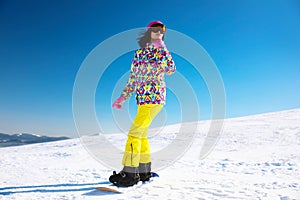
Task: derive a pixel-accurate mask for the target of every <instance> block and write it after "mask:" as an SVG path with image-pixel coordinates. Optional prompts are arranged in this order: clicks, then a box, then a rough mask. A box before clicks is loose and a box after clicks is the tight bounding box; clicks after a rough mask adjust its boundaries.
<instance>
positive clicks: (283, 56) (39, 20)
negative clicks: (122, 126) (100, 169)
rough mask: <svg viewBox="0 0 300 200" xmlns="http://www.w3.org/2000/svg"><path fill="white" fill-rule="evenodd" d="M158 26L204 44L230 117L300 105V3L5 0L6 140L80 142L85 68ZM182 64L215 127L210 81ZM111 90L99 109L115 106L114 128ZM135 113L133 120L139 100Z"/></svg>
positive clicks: (1, 102)
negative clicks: (78, 104)
mask: <svg viewBox="0 0 300 200" xmlns="http://www.w3.org/2000/svg"><path fill="white" fill-rule="evenodd" d="M183 2H184V3H183ZM155 19H159V20H161V21H163V22H164V23H165V24H166V25H167V28H170V29H173V30H176V31H179V32H182V33H184V34H186V35H188V36H189V37H191V38H193V39H194V40H196V41H197V42H198V43H199V44H201V45H202V46H203V48H205V50H206V51H207V52H208V54H209V55H210V56H211V58H212V59H213V60H214V62H215V64H216V65H217V67H218V69H219V71H220V74H221V76H222V78H223V81H224V85H225V89H226V97H227V99H226V100H227V104H226V117H239V116H245V115H251V114H257V113H264V112H271V111H280V110H286V109H293V108H299V107H300V93H299V88H300V79H299V74H300V57H299V52H300V38H299V35H300V3H299V1H297V0H285V1H284V0H276V1H273V0H270V1H266V0H265V1H253V0H251V1H250V0H249V1H246V0H244V1H239V0H228V1H221V0H216V1H209V0H206V1H162V2H157V3H156V4H155V3H153V2H151V3H149V2H147V1H128V2H125V1H121V0H120V1H107V2H103V1H66V0H62V1H47V0H43V1H37V0H36V1H31V0H28V1H8V0H7V1H5V0H2V1H0V27H1V31H0V44H1V46H0V69H1V73H0V91H1V96H0V132H4V133H20V132H29V133H36V134H45V135H67V136H70V137H76V129H75V125H74V122H73V115H72V91H73V85H74V81H75V78H76V74H77V72H78V70H79V68H80V66H81V64H82V62H83V60H84V59H85V58H86V57H87V55H88V54H89V53H90V52H91V51H92V50H93V49H94V48H95V47H96V46H97V45H98V44H99V43H101V42H102V41H104V40H106V39H107V38H109V37H111V36H113V35H115V34H118V33H120V32H122V31H126V30H129V29H133V28H138V27H145V26H146V25H147V24H148V23H149V22H150V21H152V20H155ZM166 37H167V35H166ZM133 42H135V41H133ZM167 45H168V44H167ZM170 51H171V52H172V49H170ZM112 53H113V51H112ZM131 59H132V55H131V54H130V53H129V54H126V55H124V56H122V57H120V59H117V60H116V61H115V62H114V63H112V67H111V68H109V69H108V70H107V72H106V73H105V75H106V77H104V80H103V81H105V79H106V80H110V81H118V79H119V78H120V76H121V75H122V74H124V73H125V72H126V71H127V70H128V69H129V67H130V62H131ZM174 59H175V62H176V64H177V68H178V71H179V72H181V73H183V74H184V75H185V78H187V79H188V80H189V81H190V82H191V83H192V84H193V87H194V89H195V91H199V92H197V97H198V98H199V99H200V100H199V102H200V104H201V105H200V107H201V110H202V113H201V117H200V118H201V119H208V118H209V107H210V105H209V94H208V93H207V91H205V84H204V83H203V81H201V77H200V78H199V79H197V78H195V77H193V71H192V68H191V66H189V63H188V62H186V61H185V60H184V59H182V58H180V57H179V56H177V55H174ZM167 80H168V79H167ZM100 88H101V86H100V85H99V90H100ZM108 88H109V87H108ZM107 92H108V97H107V98H104V99H102V98H100V97H99V95H101V94H98V93H97V94H96V108H97V109H100V108H101V107H105V108H107V109H105V112H101V113H99V112H98V111H96V112H98V113H97V115H98V116H102V117H101V119H102V118H103V116H104V117H105V118H106V119H108V120H106V123H108V124H109V123H110V119H112V118H111V116H112V114H111V112H112V111H111V109H110V101H111V99H110V98H111V94H109V90H108V91H107ZM111 92H112V91H111ZM172 96H173V97H172ZM168 98H169V99H168V103H167V107H166V112H167V113H168V116H170V117H169V118H168V120H167V123H169V124H172V123H177V122H180V118H179V117H178V115H179V114H178V112H177V111H176V106H177V103H176V99H175V98H174V95H173V94H171V93H170V95H169V96H168ZM130 108H131V115H132V116H134V110H135V105H134V99H133V98H132V99H131V100H130ZM172 116H173V117H172ZM174 116H175V117H174ZM109 126H110V128H108V129H113V128H115V125H114V121H113V120H111V124H110V125H109Z"/></svg>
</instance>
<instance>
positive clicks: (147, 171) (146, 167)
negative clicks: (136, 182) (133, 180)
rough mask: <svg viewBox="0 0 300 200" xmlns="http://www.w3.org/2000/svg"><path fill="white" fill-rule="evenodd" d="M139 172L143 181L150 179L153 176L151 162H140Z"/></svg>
mask: <svg viewBox="0 0 300 200" xmlns="http://www.w3.org/2000/svg"><path fill="white" fill-rule="evenodd" d="M139 174H140V180H141V181H149V180H150V178H151V176H152V175H151V162H149V163H140V165H139Z"/></svg>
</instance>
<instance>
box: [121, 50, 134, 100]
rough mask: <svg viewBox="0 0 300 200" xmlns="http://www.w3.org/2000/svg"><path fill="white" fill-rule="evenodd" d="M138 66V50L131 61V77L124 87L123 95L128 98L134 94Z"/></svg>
mask: <svg viewBox="0 0 300 200" xmlns="http://www.w3.org/2000/svg"><path fill="white" fill-rule="evenodd" d="M137 68H138V54H137V52H135V53H134V58H133V60H132V63H131V68H130V75H129V79H128V81H127V84H126V86H125V87H124V89H123V91H122V93H121V96H123V97H124V98H125V100H126V99H128V98H129V97H131V96H132V94H133V92H135V87H136V84H135V80H136V73H135V71H136V69H137Z"/></svg>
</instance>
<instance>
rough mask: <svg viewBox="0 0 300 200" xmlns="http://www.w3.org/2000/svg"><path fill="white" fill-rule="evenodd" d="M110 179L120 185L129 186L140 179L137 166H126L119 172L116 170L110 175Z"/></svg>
mask: <svg viewBox="0 0 300 200" xmlns="http://www.w3.org/2000/svg"><path fill="white" fill-rule="evenodd" d="M109 181H110V182H111V183H112V184H114V185H116V186H119V187H129V186H133V185H135V184H137V183H138V182H139V181H140V177H139V172H138V168H137V167H126V166H124V168H123V169H122V171H120V172H119V173H118V174H117V173H116V171H114V172H113V175H111V176H110V177H109Z"/></svg>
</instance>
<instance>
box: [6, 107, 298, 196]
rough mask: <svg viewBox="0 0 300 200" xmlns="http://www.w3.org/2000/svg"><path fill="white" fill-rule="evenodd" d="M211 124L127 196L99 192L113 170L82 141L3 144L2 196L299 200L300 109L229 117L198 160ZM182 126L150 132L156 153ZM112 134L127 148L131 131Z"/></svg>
mask: <svg viewBox="0 0 300 200" xmlns="http://www.w3.org/2000/svg"><path fill="white" fill-rule="evenodd" d="M209 123H210V121H201V122H199V126H198V129H197V135H196V137H195V140H194V142H193V144H192V145H191V147H190V149H189V150H188V151H187V152H186V153H185V154H184V156H183V157H182V158H180V159H179V160H177V161H176V162H175V163H174V164H173V165H171V166H169V167H167V168H164V169H162V170H160V171H157V173H158V174H159V175H160V177H159V178H156V179H155V180H154V181H153V182H151V183H149V184H146V185H142V184H141V183H139V184H138V185H135V186H133V187H130V188H120V189H119V190H120V191H121V192H122V194H113V195H109V194H107V193H106V195H104V194H103V193H100V192H99V191H96V190H95V188H96V187H100V186H107V185H108V184H109V183H108V177H109V176H110V175H111V173H112V169H110V168H108V167H105V166H104V165H102V164H101V163H99V162H97V161H96V160H95V159H93V156H92V155H90V154H89V153H88V152H87V150H86V149H85V148H84V146H83V145H82V143H81V140H80V139H70V140H64V141H58V142H49V143H40V144H33V145H25V146H18V147H6V148H0V155H1V159H0V169H1V170H0V199H1V200H2V199H18V200H19V199H26V200H27V199H209V200H211V199H222V200H223V199H239V200H240V199H249V200H250V199H251V200H252V199H270V200H276V199H278V200H291V199H300V185H299V184H300V181H299V180H300V173H299V170H300V168H299V164H300V153H299V152H300V109H295V110H287V111H281V112H275V113H266V114H261V115H255V116H247V117H241V118H233V119H226V120H225V121H224V128H223V131H222V134H221V138H220V140H219V141H218V144H217V146H216V147H215V148H214V150H213V151H212V152H211V154H209V155H208V156H207V157H206V158H205V159H202V160H200V159H198V158H199V153H200V152H199V151H200V149H201V148H200V147H201V145H202V144H203V141H204V139H205V136H206V132H207V130H208V127H209ZM179 126H180V125H172V126H168V127H164V128H163V129H162V130H161V131H160V134H158V135H156V136H155V137H152V138H151V147H152V151H153V152H155V151H158V150H159V149H161V148H163V147H164V146H166V145H168V144H169V143H170V142H171V141H172V139H173V138H174V133H175V132H176V131H178V127H179ZM91 137H92V136H91ZM94 137H95V136H94ZM108 139H109V140H110V141H111V142H112V143H114V145H115V146H118V147H120V148H121V149H122V148H123V147H124V143H125V140H126V136H125V135H123V134H121V135H120V134H113V135H109V136H108ZM99 148H101V147H99Z"/></svg>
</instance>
